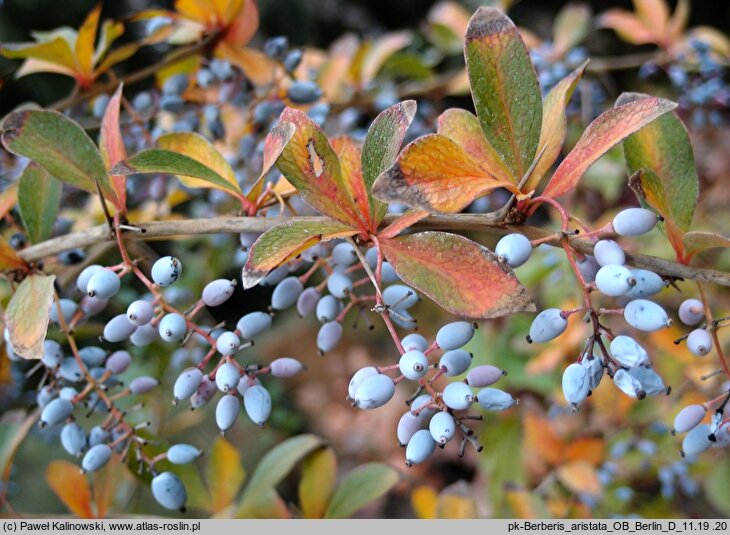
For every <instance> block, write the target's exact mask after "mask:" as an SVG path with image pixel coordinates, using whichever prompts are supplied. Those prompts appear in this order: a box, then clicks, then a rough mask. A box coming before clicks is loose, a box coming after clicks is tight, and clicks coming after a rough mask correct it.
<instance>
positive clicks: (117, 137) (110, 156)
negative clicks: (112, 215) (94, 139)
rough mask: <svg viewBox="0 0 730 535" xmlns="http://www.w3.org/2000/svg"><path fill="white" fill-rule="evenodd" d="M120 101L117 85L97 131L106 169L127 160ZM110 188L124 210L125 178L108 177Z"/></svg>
mask: <svg viewBox="0 0 730 535" xmlns="http://www.w3.org/2000/svg"><path fill="white" fill-rule="evenodd" d="M121 101H122V84H119V87H117V90H116V91H115V92H114V95H113V96H112V98H111V100H109V104H107V106H106V110H105V111H104V117H103V118H102V120H101V130H100V131H99V151H100V152H101V157H102V158H104V163H106V167H107V169H111V168H112V167H114V166H115V165H116V164H118V163H119V162H121V161H122V160H124V159H126V158H127V148H126V147H125V146H124V138H123V137H122V131H121V130H120V128H119V111H120V106H121ZM110 180H111V183H112V188H114V191H115V192H116V194H117V198H118V199H119V204H120V205H121V207H122V208H123V209H124V208H125V207H126V204H127V177H126V176H124V175H114V176H111V177H110Z"/></svg>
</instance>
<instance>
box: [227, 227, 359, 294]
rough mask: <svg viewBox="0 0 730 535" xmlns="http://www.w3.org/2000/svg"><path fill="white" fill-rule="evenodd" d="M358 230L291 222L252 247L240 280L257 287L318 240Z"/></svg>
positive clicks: (351, 234) (355, 232) (274, 229)
mask: <svg viewBox="0 0 730 535" xmlns="http://www.w3.org/2000/svg"><path fill="white" fill-rule="evenodd" d="M359 232H360V231H359V230H357V229H354V228H352V227H350V226H348V225H344V224H342V223H339V222H337V221H327V220H325V221H291V222H289V223H284V224H283V225H279V226H276V227H274V228H272V229H270V230H268V231H266V232H264V233H263V234H262V235H261V236H259V238H258V239H257V240H256V242H255V243H254V244H253V245H252V246H251V250H250V251H249V254H248V260H246V265H245V266H244V268H243V273H242V275H241V278H242V280H243V288H244V289H248V288H252V287H253V286H256V284H258V282H259V281H260V280H261V279H263V278H264V277H265V276H266V274H267V273H269V272H270V271H271V270H273V269H276V268H277V267H279V266H280V265H281V264H283V263H284V262H286V261H287V260H290V259H292V258H294V257H296V256H297V255H298V254H300V253H301V252H302V251H304V250H306V249H308V248H309V247H311V246H312V245H315V244H317V243H319V242H321V241H328V240H333V239H335V238H347V237H349V236H354V235H355V234H358V233H359Z"/></svg>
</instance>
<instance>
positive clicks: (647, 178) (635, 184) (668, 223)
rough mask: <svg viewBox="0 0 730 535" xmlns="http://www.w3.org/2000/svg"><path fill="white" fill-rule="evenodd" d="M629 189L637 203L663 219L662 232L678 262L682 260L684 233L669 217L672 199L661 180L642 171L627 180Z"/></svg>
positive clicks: (650, 173) (647, 170)
mask: <svg viewBox="0 0 730 535" xmlns="http://www.w3.org/2000/svg"><path fill="white" fill-rule="evenodd" d="M629 187H630V188H631V189H632V190H633V191H634V193H635V194H636V196H637V197H638V199H639V202H640V203H641V204H642V205H644V206H649V207H651V208H653V209H654V210H655V211H656V212H657V213H658V214H660V215H661V216H662V217H664V222H663V223H662V225H663V226H664V230H665V231H666V233H667V239H669V243H670V244H671V245H672V248H673V249H674V251H675V252H676V254H677V258H679V259H680V260H681V259H683V258H684V233H685V231H684V230H683V229H682V228H681V227H680V226H679V225H678V224H677V220H676V219H675V218H673V217H671V216H670V215H665V214H671V213H672V202H673V199H672V198H670V197H669V195H668V194H667V188H665V187H664V184H663V182H662V179H661V178H659V176H657V174H656V173H654V171H651V170H650V169H642V170H641V171H639V172H637V173H635V174H633V175H632V176H631V178H629Z"/></svg>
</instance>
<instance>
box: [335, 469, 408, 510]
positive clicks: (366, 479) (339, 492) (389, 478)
mask: <svg viewBox="0 0 730 535" xmlns="http://www.w3.org/2000/svg"><path fill="white" fill-rule="evenodd" d="M396 483H398V472H397V471H396V470H395V469H393V468H391V467H390V466H388V465H385V464H382V463H368V464H365V465H362V466H358V467H357V468H355V469H354V470H353V471H352V472H350V473H349V474H348V475H347V477H346V478H345V480H344V481H343V482H342V483H341V484H340V485H339V486H338V487H337V489H336V490H335V493H334V495H333V496H332V500H330V504H329V507H327V512H326V513H325V518H349V517H350V516H352V515H353V514H354V513H356V512H357V511H358V510H359V509H361V508H362V507H364V506H365V505H367V504H369V503H370V502H372V501H374V500H377V499H378V498H380V497H381V496H383V495H384V494H385V493H386V492H388V491H389V490H390V489H392V488H393V486H395V484H396Z"/></svg>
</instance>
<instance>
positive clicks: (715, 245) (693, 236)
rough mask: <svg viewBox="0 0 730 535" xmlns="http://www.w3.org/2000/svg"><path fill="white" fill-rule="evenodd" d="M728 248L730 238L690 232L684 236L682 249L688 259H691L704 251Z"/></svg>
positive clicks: (713, 233)
mask: <svg viewBox="0 0 730 535" xmlns="http://www.w3.org/2000/svg"><path fill="white" fill-rule="evenodd" d="M725 247H730V238H726V237H725V236H723V235H721V234H717V233H715V232H702V231H691V232H688V233H687V234H685V235H684V249H685V254H686V255H687V256H688V257H690V258H691V257H692V256H694V255H695V254H697V253H699V252H700V251H704V250H706V249H720V248H725Z"/></svg>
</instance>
